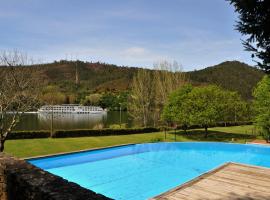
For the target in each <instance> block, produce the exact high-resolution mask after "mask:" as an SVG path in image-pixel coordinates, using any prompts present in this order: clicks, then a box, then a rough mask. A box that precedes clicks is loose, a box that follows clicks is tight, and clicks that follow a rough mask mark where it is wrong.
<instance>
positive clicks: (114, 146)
mask: <svg viewBox="0 0 270 200" xmlns="http://www.w3.org/2000/svg"><path fill="white" fill-rule="evenodd" d="M188 142H192V143H223V144H239V145H256V146H261V147H268V148H270V145H264V144H260V143H248V142H247V143H237V142H217V141H177V142H141V143H126V144H119V145H111V146H105V147H95V148H89V149H81V150H75V151H66V152H60V153H53V154H45V155H40V156H30V157H22V158H19V159H21V160H32V159H39V158H50V157H54V156H63V155H70V154H75V153H83V152H89V151H96V150H104V149H109V148H117V147H124V146H130V145H136V144H153V143H188Z"/></svg>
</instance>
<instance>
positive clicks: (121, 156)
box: [28, 142, 270, 200]
mask: <svg viewBox="0 0 270 200" xmlns="http://www.w3.org/2000/svg"><path fill="white" fill-rule="evenodd" d="M28 161H29V162H30V163H32V164H34V165H36V166H38V167H40V168H42V169H44V170H46V171H49V172H51V173H53V174H56V175H58V176H61V177H63V178H65V179H67V180H69V181H73V182H76V183H78V184H79V185H81V186H82V187H85V188H88V189H91V190H93V191H95V192H97V193H101V194H103V195H105V196H108V197H111V198H113V199H124V200H129V199H132V200H143V199H148V198H151V197H153V196H156V195H158V194H160V193H162V192H165V191H167V190H169V189H172V188H174V187H176V186H178V185H180V184H182V183H184V182H186V181H189V180H191V179H193V178H195V177H197V176H198V175H201V174H202V173H205V172H207V171H209V170H211V169H213V168H216V167H218V166H220V165H222V164H224V163H226V162H239V163H245V164H251V165H258V166H263V167H270V148H269V147H266V146H259V145H244V144H230V143H214V142H213V143H212V142H179V143H177V142H176V143H150V144H136V145H127V146H121V147H113V148H107V149H101V150H94V151H87V152H80V153H73V154H66V155H61V156H53V157H46V158H40V159H31V160H28Z"/></svg>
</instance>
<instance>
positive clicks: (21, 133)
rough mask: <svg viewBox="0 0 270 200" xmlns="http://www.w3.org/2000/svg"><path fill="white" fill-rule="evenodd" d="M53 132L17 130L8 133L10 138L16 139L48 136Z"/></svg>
mask: <svg viewBox="0 0 270 200" xmlns="http://www.w3.org/2000/svg"><path fill="white" fill-rule="evenodd" d="M50 135H51V133H50V132H49V131H15V132H11V133H9V134H8V136H7V139H8V140H16V139H34V138H48V137H50Z"/></svg>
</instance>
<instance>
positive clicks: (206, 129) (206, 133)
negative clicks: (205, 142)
mask: <svg viewBox="0 0 270 200" xmlns="http://www.w3.org/2000/svg"><path fill="white" fill-rule="evenodd" d="M204 130H205V135H204V138H207V136H208V127H207V126H205V127H204Z"/></svg>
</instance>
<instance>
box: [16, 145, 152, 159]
mask: <svg viewBox="0 0 270 200" xmlns="http://www.w3.org/2000/svg"><path fill="white" fill-rule="evenodd" d="M136 144H144V143H127V144H120V145H111V146H106V147H95V148H89V149H82V150H75V151H66V152H61V153H54V154H45V155H41V156H31V157H24V158H20V159H22V160H31V159H39V158H50V157H54V156H63V155H70V154H75V153H83V152H88V151H96V150H103V149H109V148H117V147H124V146H131V145H136ZM145 144H147V143H145Z"/></svg>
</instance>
